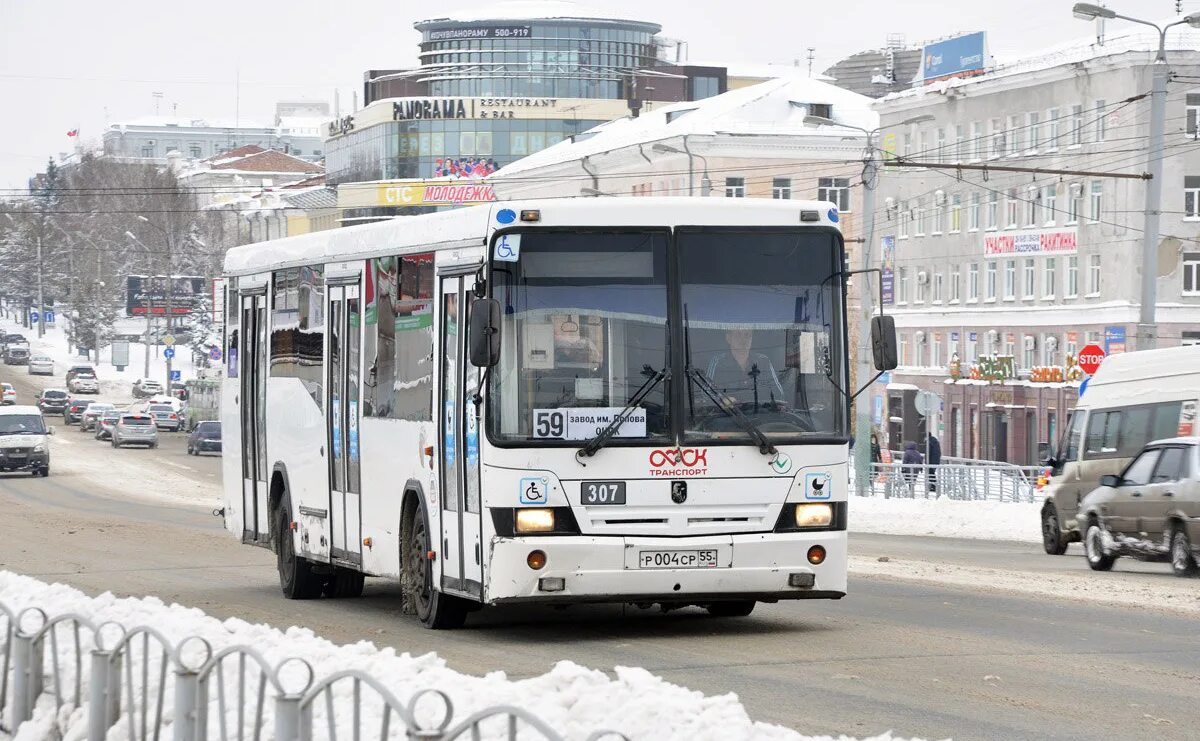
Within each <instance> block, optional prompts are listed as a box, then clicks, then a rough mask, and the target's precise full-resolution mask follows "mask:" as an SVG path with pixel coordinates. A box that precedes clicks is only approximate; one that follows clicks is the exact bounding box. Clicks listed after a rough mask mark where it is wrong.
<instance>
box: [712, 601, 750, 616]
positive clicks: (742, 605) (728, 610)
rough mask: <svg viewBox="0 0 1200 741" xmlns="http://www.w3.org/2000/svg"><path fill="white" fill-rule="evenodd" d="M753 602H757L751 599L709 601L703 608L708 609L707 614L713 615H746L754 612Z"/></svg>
mask: <svg viewBox="0 0 1200 741" xmlns="http://www.w3.org/2000/svg"><path fill="white" fill-rule="evenodd" d="M755 604H757V603H756V602H755V601H754V600H752V599H745V600H732V601H729V602H710V603H709V604H707V605H705V606H704V609H706V610H708V614H709V615H712V616H713V617H746V616H747V615H749V614H750V613H752V612H754V605H755Z"/></svg>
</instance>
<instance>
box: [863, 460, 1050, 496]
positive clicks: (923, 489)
mask: <svg viewBox="0 0 1200 741" xmlns="http://www.w3.org/2000/svg"><path fill="white" fill-rule="evenodd" d="M1040 472H1041V468H1040V467H1038V466H1017V465H1014V464H1012V463H997V462H993V461H975V460H967V459H951V460H950V462H946V459H943V462H942V463H940V464H938V465H936V466H931V465H928V464H924V463H917V464H910V465H905V464H904V463H899V462H896V463H872V464H871V486H870V487H868V488H867V489H866V490H867V491H868V492H870V496H881V497H885V498H909V499H912V498H926V499H934V498H938V497H945V498H947V499H959V500H993V501H999V502H1033V501H1037V499H1038V492H1039V484H1038V475H1039V473H1040Z"/></svg>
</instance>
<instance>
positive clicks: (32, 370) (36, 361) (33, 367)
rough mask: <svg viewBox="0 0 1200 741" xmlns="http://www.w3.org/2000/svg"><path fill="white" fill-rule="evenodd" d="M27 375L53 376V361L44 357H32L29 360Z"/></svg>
mask: <svg viewBox="0 0 1200 741" xmlns="http://www.w3.org/2000/svg"><path fill="white" fill-rule="evenodd" d="M29 375H31V376H53V375H54V361H53V360H51V359H50V358H49V356H46V355H34V356H33V357H31V358H30V359H29Z"/></svg>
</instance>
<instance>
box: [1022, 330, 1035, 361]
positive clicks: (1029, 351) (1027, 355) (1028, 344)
mask: <svg viewBox="0 0 1200 741" xmlns="http://www.w3.org/2000/svg"><path fill="white" fill-rule="evenodd" d="M1035 344H1036V340H1034V338H1033V335H1031V334H1027V335H1025V344H1024V348H1023V349H1024V357H1023V358H1021V360H1022V364H1021V367H1022V368H1025V369H1029V368H1032V367H1033V353H1034V345H1035Z"/></svg>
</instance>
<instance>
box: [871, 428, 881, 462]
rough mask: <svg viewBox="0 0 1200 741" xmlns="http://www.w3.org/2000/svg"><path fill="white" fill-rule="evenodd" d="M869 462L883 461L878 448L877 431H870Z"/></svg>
mask: <svg viewBox="0 0 1200 741" xmlns="http://www.w3.org/2000/svg"><path fill="white" fill-rule="evenodd" d="M871 462H872V463H882V462H883V454H882V453H881V452H880V450H879V433H878V432H872V433H871Z"/></svg>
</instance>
